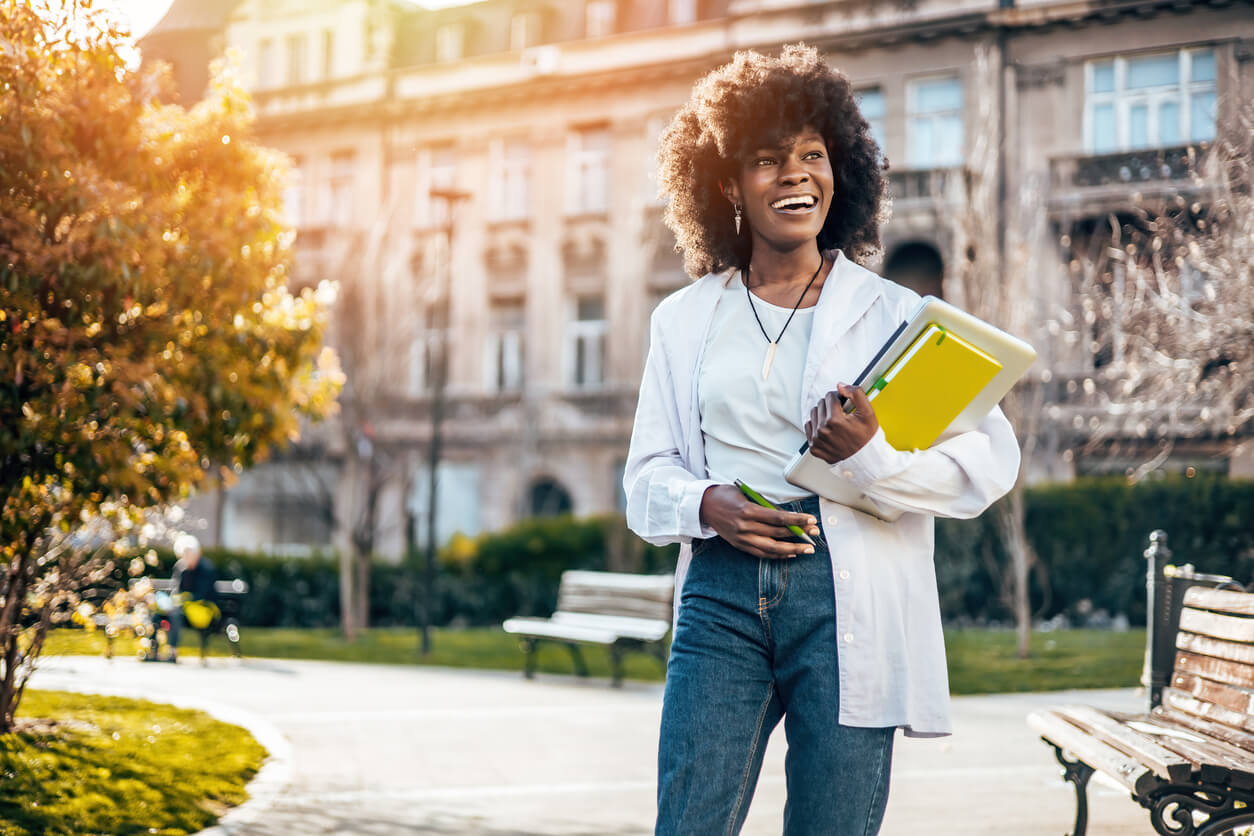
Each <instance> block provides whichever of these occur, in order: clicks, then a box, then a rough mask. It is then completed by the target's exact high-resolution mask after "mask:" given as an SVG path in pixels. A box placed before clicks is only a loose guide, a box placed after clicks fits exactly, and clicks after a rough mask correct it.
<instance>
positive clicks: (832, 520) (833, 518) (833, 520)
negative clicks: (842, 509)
mask: <svg viewBox="0 0 1254 836" xmlns="http://www.w3.org/2000/svg"><path fill="white" fill-rule="evenodd" d="M838 522H840V517H838V516H836V515H835V514H832V515H831V516H830V517H828V518H827V524H828V525H835V524H836V523H838Z"/></svg>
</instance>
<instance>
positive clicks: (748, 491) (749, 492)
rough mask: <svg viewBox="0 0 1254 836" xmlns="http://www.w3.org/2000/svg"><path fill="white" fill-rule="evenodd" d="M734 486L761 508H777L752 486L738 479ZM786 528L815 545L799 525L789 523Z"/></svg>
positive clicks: (777, 508)
mask: <svg viewBox="0 0 1254 836" xmlns="http://www.w3.org/2000/svg"><path fill="white" fill-rule="evenodd" d="M736 487H738V488H740V492H741V493H742V494H744V495H745V496H747V497H749V498H750V499H752V500H753V501H754V502H756V503H758V504H759V505H761V506H762V507H763V508H772V509H774V510H776V511H778V510H779V506H778V505H775V504H774V503H773V502H771V501H770V500H769V499H767V498H766V497H764V496H762V494H760V493H758V492H757V491H755V490H754V489H753V488H751V487H749V486H748V485H746V484H745V483H744V482H742V481H740V480H739V479H737V480H736ZM788 530H789V531H791V532H792V533H793V534H795V535H797V536H798V537H800V538H801V539H802V540H804V541H805V542H807V543H809V544H810V545H811V546H813V545H815V542H814V541H813V540H812V539H810V535H809V534H806V533H805V531H803V530H802V529H801V526H799V525H790V526H788Z"/></svg>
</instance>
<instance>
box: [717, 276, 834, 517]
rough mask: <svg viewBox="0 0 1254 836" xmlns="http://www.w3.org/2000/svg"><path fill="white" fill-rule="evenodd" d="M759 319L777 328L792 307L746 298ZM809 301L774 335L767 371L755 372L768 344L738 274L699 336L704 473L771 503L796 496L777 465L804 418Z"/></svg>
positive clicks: (799, 436)
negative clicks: (702, 347) (740, 485)
mask: <svg viewBox="0 0 1254 836" xmlns="http://www.w3.org/2000/svg"><path fill="white" fill-rule="evenodd" d="M753 306H754V308H755V309H756V310H757V313H758V317H759V318H760V319H761V320H762V326H763V327H764V328H765V329H766V332H767V333H768V334H770V335H771V336H772V337H775V336H776V335H777V334H779V331H780V329H781V328H783V327H784V323H785V322H787V320H788V315H789V314H790V313H792V308H783V307H780V306H778V305H772V304H770V303H769V302H764V301H762V300H761V299H759V298H758V297H757V296H754V297H753ZM813 326H814V308H813V307H809V308H798V309H797V313H796V315H795V316H793V318H792V323H791V324H789V326H788V330H786V331H785V332H784V335H783V336H782V337H781V338H780V340H779V345H778V346H777V347H776V349H775V359H774V361H773V363H772V364H771V374H770V377H768V378H767V379H766V380H763V379H762V363H763V360H765V358H766V351H767V347H768V343H767V339H766V337H764V336H762V329H761V328H759V327H758V323H757V322H756V321H755V320H754V318H753V311H752V310H750V308H749V299H748V298H747V297H746V295H745V286H744V283H743V282H742V280H741V276H740V274H739V273H738V274H737V275H736V276H734V277H733V278H732V279H731V281H729V282H728V283H727V287H726V288H725V289H724V290H723V296H722V298H721V299H719V303H718V308H717V309H716V310H715V312H714V322H713V324H712V325H711V327H710V333H709V335H708V336H707V338H706V343H705V355H704V358H703V359H702V361H701V370H700V378H699V380H698V382H697V397H698V399H699V404H700V409H701V432H702V435H704V437H705V462H706V468H707V470H708V472H709V478H710V479H715V480H717V481H719V482H723V483H726V484H731V483H733V482H735V481H736V480H737V479H740V480H741V481H743V482H744V483H745V484H747V485H748V486H749V487H751V488H753V489H754V490H756V491H758V493H760V494H762V495H763V496H765V497H766V498H767V499H769V500H771V501H773V502H784V501H787V500H790V499H799V498H801V497H803V496H806V495H807V494H808V491H806V490H805V489H804V488H799V487H797V486H796V485H793V484H791V483H789V482H788V481H787V480H786V479H785V478H784V467H785V465H787V464H788V462H789V460H790V459H792V457H793V456H794V455H795V454H796V452H797V448H799V447H800V446H801V445H802V443H803V442H805V440H806V439H805V417H804V416H801V415H799V414H798V411H797V404H798V403H799V402H800V401H801V375H802V372H803V371H804V368H805V360H806V351H807V349H808V347H809V345H810V331H811V330H812V328H813Z"/></svg>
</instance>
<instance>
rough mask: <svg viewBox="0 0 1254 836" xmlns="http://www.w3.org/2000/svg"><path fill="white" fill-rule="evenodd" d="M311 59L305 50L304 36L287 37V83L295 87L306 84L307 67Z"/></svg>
mask: <svg viewBox="0 0 1254 836" xmlns="http://www.w3.org/2000/svg"><path fill="white" fill-rule="evenodd" d="M308 60H309V58H308V56H307V55H306V50H305V36H304V35H288V37H287V83H288V84H291V85H293V86H295V85H297V84H304V83H305V67H306V66H307V62H308Z"/></svg>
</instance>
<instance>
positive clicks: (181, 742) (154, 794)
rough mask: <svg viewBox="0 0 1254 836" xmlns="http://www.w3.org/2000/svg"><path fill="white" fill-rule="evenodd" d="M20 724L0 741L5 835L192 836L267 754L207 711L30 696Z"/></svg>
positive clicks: (0, 818)
mask: <svg viewBox="0 0 1254 836" xmlns="http://www.w3.org/2000/svg"><path fill="white" fill-rule="evenodd" d="M40 718H54V719H50V720H41V719H40ZM18 723H19V729H22V728H25V730H20V731H19V732H18V733H16V734H11V735H7V736H4V737H0V835H2V836H45V834H46V836H61V834H65V835H66V836H69V834H75V836H77V835H78V834H97V833H101V834H103V833H108V834H160V835H161V836H174V834H184V833H195V832H197V831H199V830H201V829H203V828H205V827H207V826H209V825H211V824H213V822H215V821H217V819H218V818H219V817H220V816H221V815H222V814H223V813H224V812H225V811H226V810H227V808H229V807H232V806H234V805H237V804H239V803H240V802H242V801H243V800H244V799H245V798H247V795H248V794H247V793H246V792H245V790H244V786H245V784H247V783H248V781H249V780H250V779H251V778H252V776H253V775H255V774H256V772H257V770H258V769H259V768H260V766H261V762H262V760H263V759H264V758H265V755H266V752H265V750H264V749H263V748H262V747H261V745H260V744H259V743H257V741H255V740H254V739H253V738H252V736H251V735H249V734H248V732H246V731H244V730H243V729H241V728H239V727H237V726H232V725H228V724H226V723H222V722H219V721H217V720H214V719H213V718H212V717H210V716H209V715H207V714H204V713H203V712H200V711H190V710H187V709H181V708H175V707H174V706H170V705H159V704H156V703H150V702H145V701H142V700H132V699H123V698H120V697H102V696H96V695H87V694H70V693H64V692H59V691H28V692H27V694H26V696H25V698H24V699H23V700H22V704H21V707H20V708H19V710H18Z"/></svg>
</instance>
